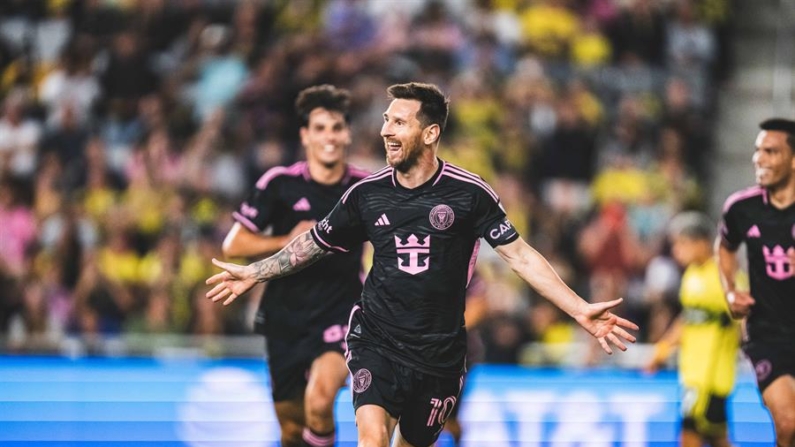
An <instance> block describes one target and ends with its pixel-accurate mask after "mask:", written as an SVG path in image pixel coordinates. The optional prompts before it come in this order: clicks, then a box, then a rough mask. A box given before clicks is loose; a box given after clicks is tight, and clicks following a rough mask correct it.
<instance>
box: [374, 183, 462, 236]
mask: <svg viewBox="0 0 795 447" xmlns="http://www.w3.org/2000/svg"><path fill="white" fill-rule="evenodd" d="M362 221H363V222H362V223H363V225H364V226H365V229H366V231H367V233H368V235H369V236H370V240H371V241H372V242H373V243H374V244H377V243H379V242H380V243H387V244H395V240H396V238H397V240H403V241H407V240H408V239H410V238H411V239H412V240H414V239H416V240H418V241H420V243H422V241H426V242H425V243H429V241H431V240H449V239H455V238H457V237H460V236H462V235H468V234H471V233H472V229H473V214H472V210H471V200H470V199H469V197H467V196H464V195H461V194H447V195H444V196H431V197H412V196H400V195H396V196H394V197H392V198H390V199H387V200H383V201H371V202H369V203H368V204H367V205H366V206H365V207H363V209H362ZM398 243H399V242H398Z"/></svg>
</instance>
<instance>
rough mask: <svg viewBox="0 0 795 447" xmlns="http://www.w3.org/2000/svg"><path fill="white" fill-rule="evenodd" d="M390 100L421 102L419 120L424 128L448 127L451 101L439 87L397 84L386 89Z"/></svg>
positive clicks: (420, 84) (415, 83) (422, 84)
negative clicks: (434, 125)
mask: <svg viewBox="0 0 795 447" xmlns="http://www.w3.org/2000/svg"><path fill="white" fill-rule="evenodd" d="M386 91H387V93H389V99H413V100H416V101H419V102H420V111H419V113H417V119H418V120H419V121H420V124H422V127H428V126H430V125H431V124H438V125H439V127H440V128H441V129H442V130H444V128H445V126H447V115H448V113H449V109H450V100H449V99H447V97H446V96H444V93H442V91H441V90H439V87H437V86H435V85H433V84H424V83H422V82H409V83H408V84H395V85H392V86H390V87H389V88H388V89H386Z"/></svg>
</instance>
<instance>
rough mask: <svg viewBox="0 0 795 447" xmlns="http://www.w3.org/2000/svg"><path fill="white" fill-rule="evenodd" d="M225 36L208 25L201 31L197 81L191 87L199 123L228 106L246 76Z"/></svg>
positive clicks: (217, 27) (222, 29) (225, 30)
mask: <svg viewBox="0 0 795 447" xmlns="http://www.w3.org/2000/svg"><path fill="white" fill-rule="evenodd" d="M229 33H230V30H229V29H228V28H227V27H225V26H223V25H209V26H207V27H206V28H204V30H203V31H202V34H201V39H200V53H199V54H198V55H197V58H198V67H197V73H196V75H197V79H196V83H195V84H194V85H193V87H192V89H193V92H192V96H193V99H194V103H195V108H196V116H197V119H198V120H199V121H203V120H205V119H207V118H208V117H209V116H210V114H212V113H213V112H215V111H216V110H218V109H219V108H221V107H224V106H226V105H227V104H228V103H229V102H231V101H232V99H233V98H234V97H235V95H236V94H237V92H238V89H239V88H240V84H241V83H242V82H243V80H244V79H245V78H246V76H247V75H248V70H247V68H246V64H245V63H244V60H243V58H241V57H240V56H239V55H237V54H234V53H232V52H231V51H230V36H229Z"/></svg>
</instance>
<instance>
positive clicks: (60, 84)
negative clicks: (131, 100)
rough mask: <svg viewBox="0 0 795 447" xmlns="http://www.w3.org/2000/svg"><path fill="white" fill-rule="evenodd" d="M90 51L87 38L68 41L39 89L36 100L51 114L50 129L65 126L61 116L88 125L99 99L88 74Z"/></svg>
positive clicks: (91, 59)
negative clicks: (53, 68) (69, 42)
mask: <svg viewBox="0 0 795 447" xmlns="http://www.w3.org/2000/svg"><path fill="white" fill-rule="evenodd" d="M92 61H93V50H92V48H91V42H90V41H89V40H88V39H86V38H84V37H83V38H78V39H75V40H74V41H72V42H71V44H69V45H68V46H67V47H66V48H65V49H64V51H63V53H62V54H61V60H60V63H59V64H58V67H57V68H56V69H55V70H53V71H52V72H50V74H48V75H47V76H46V77H45V78H44V80H43V81H42V83H41V86H40V88H39V100H40V101H41V102H42V103H43V104H44V105H45V106H46V107H47V108H48V109H49V110H50V111H51V114H50V116H49V117H48V121H49V125H50V126H51V127H56V128H58V127H64V120H65V119H66V118H65V117H64V115H65V114H66V113H71V114H72V117H70V119H71V120H72V121H74V122H76V123H77V125H79V126H87V125H88V121H89V118H90V115H91V113H92V112H93V110H92V107H93V106H94V105H95V102H96V101H97V100H98V99H99V97H100V93H101V92H100V87H99V82H98V81H97V79H96V78H95V77H94V75H93V73H92V72H91V63H92Z"/></svg>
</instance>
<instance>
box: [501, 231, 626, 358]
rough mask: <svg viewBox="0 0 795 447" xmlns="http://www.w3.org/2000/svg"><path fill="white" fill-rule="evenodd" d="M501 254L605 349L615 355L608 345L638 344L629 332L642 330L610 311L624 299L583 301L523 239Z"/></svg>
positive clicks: (532, 285)
mask: <svg viewBox="0 0 795 447" xmlns="http://www.w3.org/2000/svg"><path fill="white" fill-rule="evenodd" d="M496 251H497V253H499V255H500V256H501V257H502V258H503V259H504V260H505V261H506V262H507V263H508V265H510V266H511V269H513V271H514V272H516V274H518V275H519V276H520V277H521V278H522V279H524V280H525V281H526V282H527V284H529V285H530V287H532V288H533V289H535V291H536V292H538V293H539V294H541V296H543V297H544V298H546V299H548V300H549V301H550V302H552V304H554V305H556V306H558V307H559V308H560V309H562V310H563V311H564V312H566V313H567V314H569V315H570V316H571V317H572V318H574V320H575V321H577V323H579V324H580V326H582V327H583V328H585V330H586V331H588V332H589V333H590V334H591V335H593V336H594V337H596V339H597V340H599V344H600V345H601V346H602V349H604V350H605V352H607V353H608V354H612V353H613V350H612V349H611V348H610V345H609V344H608V341H609V342H610V343H612V344H613V345H615V346H616V347H618V348H619V349H621V350H622V351H626V349H627V347H626V345H625V344H624V341H622V339H623V340H626V341H628V342H631V343H634V342H635V337H634V336H633V335H632V334H630V333H629V332H627V331H626V330H625V329H632V330H638V326H637V325H636V324H635V323H633V322H631V321H629V320H626V319H624V318H620V317H617V316H616V315H614V314H613V313H612V312H610V309H613V308H614V307H616V306H618V305H619V304H621V301H622V299H621V298H619V299H616V300H613V301H607V302H604V303H593V304H590V303H588V302H586V301H585V300H583V299H582V298H580V297H579V296H578V295H577V294H576V293H574V291H573V290H571V289H570V288H569V287H568V286H567V285H566V284H565V283H564V282H563V280H561V279H560V277H559V276H558V274H557V273H555V270H553V269H552V266H550V265H549V262H547V260H546V259H545V258H544V257H543V256H541V254H540V253H538V252H537V251H536V250H535V249H533V248H532V247H531V246H529V245H528V244H527V242H525V241H524V240H523V239H522V238H519V239H517V240H515V241H513V242H511V243H509V244H506V245H500V246H498V247H497V248H496Z"/></svg>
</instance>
